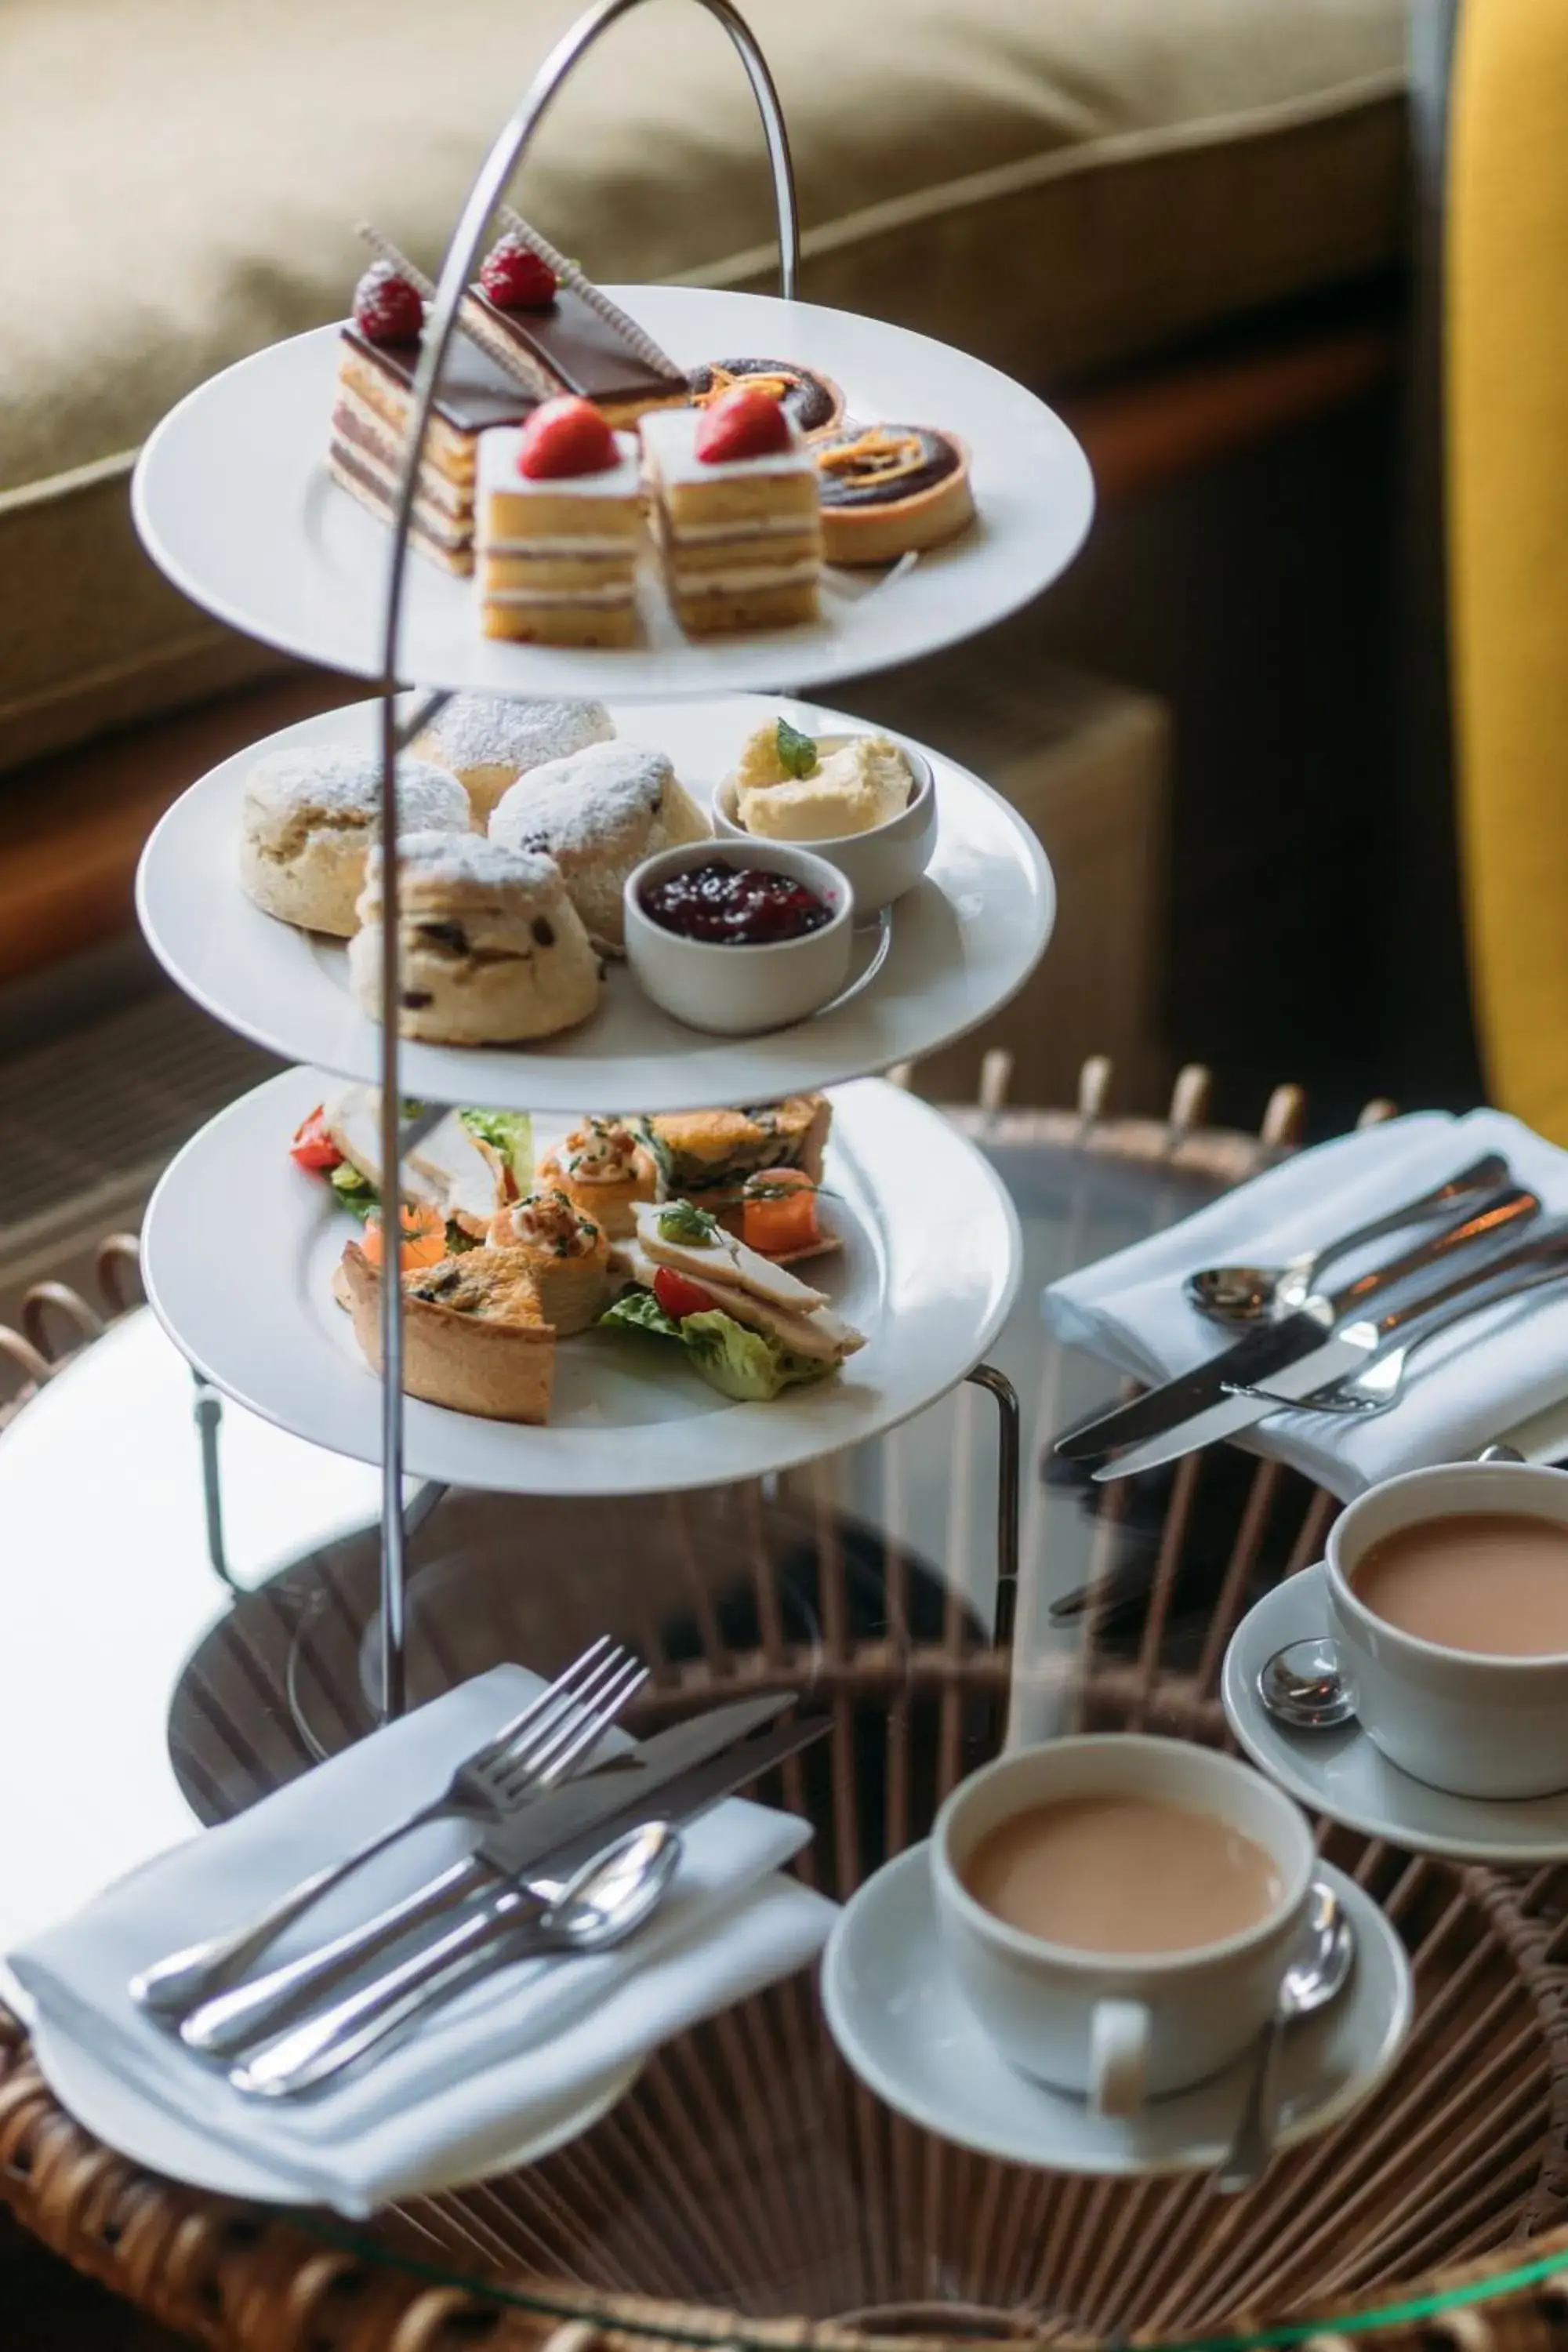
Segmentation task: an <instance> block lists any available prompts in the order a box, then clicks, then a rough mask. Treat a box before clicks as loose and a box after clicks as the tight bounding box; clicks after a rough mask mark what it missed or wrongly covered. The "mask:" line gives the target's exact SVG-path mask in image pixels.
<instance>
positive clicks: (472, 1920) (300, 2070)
mask: <svg viewBox="0 0 1568 2352" xmlns="http://www.w3.org/2000/svg"><path fill="white" fill-rule="evenodd" d="M831 1727H832V1717H830V1716H826V1715H825V1716H817V1717H814V1718H812V1719H810V1720H808V1721H806V1722H804V1723H790V1724H785V1725H784V1727H783V1729H782V1730H778V1731H766V1732H763V1734H762V1735H761V1736H760V1738H755V1739H750V1740H747V1741H745V1742H744V1743H743V1745H742V1746H741V1747H738V1748H731V1749H729V1750H728V1752H727V1753H726V1754H724V1755H722V1756H719V1757H715V1758H714V1759H712V1760H711V1761H710V1762H709V1763H706V1764H700V1765H698V1766H697V1767H696V1768H695V1769H694V1770H692V1771H690V1772H687V1773H683V1774H682V1775H681V1777H680V1778H679V1780H673V1781H671V1782H670V1783H669V1785H668V1787H667V1788H666V1790H664V1792H663V1794H662V1796H661V1797H660V1798H659V1799H658V1802H657V1804H656V1805H655V1806H654V1808H653V1809H652V1812H651V1814H650V1813H649V1811H648V1809H647V1807H639V1806H637V1805H629V1806H627V1808H626V1811H625V1812H624V1813H623V1814H622V1815H621V1816H620V1817H619V1819H618V1820H616V1821H615V1822H602V1823H601V1824H600V1825H599V1827H598V1828H597V1829H596V1830H595V1831H593V1832H590V1833H588V1834H586V1835H584V1834H579V1835H578V1836H577V1837H576V1838H575V1839H574V1840H573V1841H571V1842H569V1843H566V1844H564V1845H562V1846H559V1847H555V1848H552V1851H551V1852H550V1853H548V1854H546V1855H544V1856H542V1858H541V1859H542V1864H544V1866H546V1867H548V1869H549V1870H550V1872H551V1874H552V1877H553V1878H555V1879H557V1880H560V1879H564V1878H569V1877H570V1876H571V1874H572V1873H573V1872H574V1870H577V1869H580V1868H581V1867H582V1865H583V1864H584V1863H585V1862H588V1861H591V1860H592V1858H593V1856H594V1854H595V1853H597V1852H599V1851H600V1850H601V1849H602V1848H603V1847H605V1846H606V1845H608V1844H609V1843H612V1842H613V1841H614V1839H616V1837H618V1836H620V1835H622V1834H624V1832H626V1831H627V1830H631V1829H636V1828H640V1827H641V1826H642V1825H643V1823H644V1822H646V1821H647V1820H649V1819H654V1820H658V1821H663V1822H668V1823H669V1824H670V1826H671V1827H673V1828H677V1829H682V1830H684V1829H688V1828H689V1827H690V1825H691V1823H692V1822H694V1821H697V1820H698V1819H700V1816H701V1815H702V1814H703V1813H706V1812H708V1811H710V1810H711V1808H712V1807H713V1806H714V1805H716V1804H719V1803H720V1802H721V1801H722V1800H723V1799H724V1798H725V1797H728V1796H730V1795H731V1793H732V1792H733V1791H734V1790H736V1789H741V1788H744V1786H745V1785H746V1783H747V1781H748V1780H756V1779H757V1778H758V1777H759V1776H760V1775H761V1774H762V1773H763V1772H765V1771H767V1770H769V1769H771V1768H772V1767H773V1765H775V1764H779V1763H782V1762H783V1760H784V1758H785V1757H786V1756H795V1755H797V1754H798V1753H799V1752H800V1750H801V1749H802V1748H808V1747H810V1746H811V1744H812V1742H813V1741H814V1740H817V1739H820V1738H822V1737H823V1735H824V1734H825V1733H826V1731H828V1730H829V1729H831ZM544 1907H545V1906H543V1905H542V1904H541V1902H540V1900H539V1897H538V1895H537V1894H536V1893H535V1892H534V1891H533V1890H532V1889H531V1888H530V1887H527V1886H519V1885H516V1884H515V1882H514V1883H512V1884H510V1885H505V1886H502V1887H501V1888H500V1891H499V1892H498V1893H497V1894H495V1895H492V1896H491V1897H490V1899H489V1902H487V1903H485V1904H482V1905H478V1906H469V1907H468V1909H467V1910H466V1911H465V1913H464V1916H462V1917H461V1918H460V1919H458V1921H456V1922H455V1923H454V1925H453V1926H452V1927H449V1928H448V1929H447V1932H446V1934H445V1935H444V1936H441V1937H437V1940H436V1941H435V1942H434V1943H432V1944H429V1945H426V1946H425V1947H424V1948H421V1949H420V1950H418V1951H416V1952H415V1953H413V1954H412V1955H411V1956H410V1957H409V1958H406V1959H405V1960H403V1961H400V1962H399V1963H398V1964H397V1965H396V1966H395V1968H392V1969H388V1970H387V1971H386V1973H385V1974H384V1975H383V1976H381V1977H378V1978H377V1979H375V1980H374V1982H373V1983H371V1984H368V1985H362V1986H360V1987H359V1988H358V1989H357V1990H355V1991H353V1992H351V1993H349V1994H347V1995H346V1996H345V1998H344V1999H343V2000H340V2001H337V2002H335V2003H333V2005H332V2006H331V2008H330V2009H328V2010H325V2011H321V2012H319V2013H318V2014H317V2015H315V2016H313V2017H310V2018H307V2019H306V2021H304V2023H303V2024H301V2025H298V2026H296V2027H295V2028H294V2029H293V2031H292V2032H286V2033H284V2034H283V2035H281V2037H280V2038H279V2040H277V2041H275V2042H269V2043H268V2045H267V2047H266V2048H265V2049H263V2050H260V2051H258V2053H256V2054H255V2055H254V2056H253V2057H251V2058H250V2059H249V2060H248V2061H247V2063H245V2064H243V2065H239V2066H237V2067H235V2068H234V2069H233V2070H232V2071H231V2073H230V2074H229V2081H230V2082H231V2083H232V2084H234V2086H235V2088H236V2089H237V2090H239V2091H246V2092H248V2093H250V2094H252V2095H256V2096H258V2097H261V2098H273V2099H276V2098H289V2097H293V2096H295V2095H297V2094H298V2093H300V2092H301V2091H307V2090H310V2089H313V2088H314V2087H315V2085H316V2084H319V2083H323V2082H325V2081H326V2080H327V2079H328V2078H329V2076H331V2075H332V2074H337V2073H339V2072H340V2070H341V2069H342V2068H343V2067H345V2066H348V2065H351V2064H352V2063H353V2062H354V2061H355V2060H356V2059H359V2058H363V2056H364V2055H365V2054H366V2053H367V2052H368V2051H370V2050H372V2049H374V2048H376V2047H377V2046H379V2045H380V2044H381V2043H383V2042H386V2041H388V2040H389V2039H391V2037H392V2036H393V2035H395V2034H396V2033H399V2032H402V2031H404V2030H405V2029H406V2028H407V2027H408V2026H410V2025H412V2024H414V2023H415V2022H416V2021H417V2019H418V2018H420V2017H422V2016H423V2015H424V2013H425V2011H426V2010H427V2009H429V2008H431V2007H433V2006H434V2005H435V2003H436V2002H437V2000H447V1999H449V1998H450V1997H451V1995H452V1994H454V1993H456V1992H458V1991H460V1990H462V1988H463V1986H464V1985H466V1984H471V1983H472V1982H474V1981H475V1979H478V1978H479V1977H481V1976H484V1975H487V1974H488V1973H489V1970H490V1969H494V1968H498V1967H500V1965H502V1963H503V1962H504V1961H506V1960H507V1959H508V1958H524V1957H526V1947H525V1945H523V1939H524V1938H525V1937H526V1932H527V1929H528V1927H530V1926H531V1925H532V1924H533V1923H534V1922H536V1921H537V1920H538V1918H539V1916H540V1914H541V1912H542V1909H543V1908H544ZM520 1945H523V1948H521V1949H520V1948H518V1947H519V1946H520Z"/></svg>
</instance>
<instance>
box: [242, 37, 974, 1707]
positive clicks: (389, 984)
mask: <svg viewBox="0 0 1568 2352" xmlns="http://www.w3.org/2000/svg"><path fill="white" fill-rule="evenodd" d="M641 5H642V0H598V5H597V6H595V7H594V8H591V9H590V10H589V11H588V12H587V14H586V15H584V16H582V17H580V18H579V19H578V21H577V23H576V24H575V25H574V26H573V27H572V29H571V30H570V31H569V32H568V33H566V34H565V35H564V36H563V37H562V39H561V40H560V41H558V42H557V44H556V46H555V47H554V48H553V49H552V51H551V53H550V55H549V56H548V57H547V58H545V60H544V63H543V64H542V66H541V68H540V69H539V71H538V73H537V74H536V75H535V77H534V79H533V81H532V83H531V87H530V88H529V89H528V91H527V92H526V94H525V95H524V97H523V99H522V100H521V103H520V104H519V106H518V107H517V108H516V110H515V111H514V112H513V113H512V115H511V117H510V121H508V122H507V123H506V124H505V125H504V127H503V128H502V130H501V131H500V134H499V135H498V137H497V138H496V141H495V142H494V144H493V145H492V147H491V148H490V151H489V154H488V155H487V156H486V158H485V161H484V163H483V164H482V166H481V167H480V170H479V175H478V177H477V178H476V179H475V181H474V184H473V186H472V189H471V190H470V192H469V195H468V203H467V205H465V207H464V209H463V214H462V216H461V218H460V219H459V221H458V226H457V228H456V230H455V232H454V234H453V236H452V241H451V243H450V245H449V246H448V247H447V256H446V259H445V260H444V262H443V263H442V266H441V275H440V278H439V279H438V281H437V288H436V293H435V298H434V299H433V301H432V303H431V305H430V308H429V312H428V315H427V318H426V328H425V333H424V337H423V341H422V347H421V351H420V356H419V366H418V369H417V371H416V375H415V379H414V387H413V414H412V416H411V419H410V422H409V426H408V429H407V433H406V436H405V442H404V447H403V452H402V461H401V471H400V475H399V479H398V485H397V496H396V502H395V510H394V515H393V523H392V550H391V558H390V561H389V563H388V566H387V578H386V603H385V614H384V626H383V634H382V659H381V762H382V773H381V838H382V842H383V845H384V856H383V859H382V877H383V878H382V973H381V1073H380V1076H381V1139H380V1148H381V1162H382V1166H383V1168H384V1169H385V1170H398V1169H401V1167H402V1164H403V1158H404V1154H405V1150H408V1149H409V1148H410V1146H411V1144H412V1143H413V1142H414V1141H415V1140H416V1139H417V1134H418V1131H419V1124H418V1123H416V1125H415V1126H414V1127H405V1125H404V1122H403V1119H402V1116H401V1099H402V1097H401V1088H400V1086H399V1044H400V1040H399V1034H398V1013H399V1009H400V1007H399V993H400V992H399V986H398V982H399V971H398V965H399V957H398V905H397V900H398V870H397V858H396V856H395V845H396V842H397V839H398V825H397V755H398V752H399V751H400V750H401V749H402V747H403V745H404V743H405V742H406V741H407V740H410V738H411V736H412V734H413V733H414V732H416V730H417V729H418V728H419V727H420V726H423V725H424V724H426V721H427V720H428V719H429V718H430V717H431V716H432V715H433V714H434V712H435V711H436V710H437V709H438V708H439V707H440V705H441V703H443V702H445V701H446V700H447V696H446V695H445V694H444V693H437V695H435V696H434V697H431V698H426V699H425V700H423V702H422V705H421V708H420V709H419V711H418V713H417V716H416V718H415V719H412V720H410V721H409V722H407V723H405V724H404V725H402V726H400V725H399V722H398V716H397V701H396V698H397V694H398V691H399V686H400V680H399V677H398V662H397V656H398V640H399V635H400V632H401V625H402V619H403V598H404V583H405V575H406V572H407V562H408V541H409V532H410V529H411V526H412V522H413V517H414V498H415V490H416V484H417V481H418V474H419V462H420V457H421V454H422V452H423V450H424V446H425V440H426V434H427V432H428V430H429V424H430V415H431V410H432V407H433V404H434V400H435V392H436V384H437V378H438V376H439V374H440V372H441V368H442V365H443V363H444V362H445V360H446V355H447V347H448V345H449V343H450V341H451V338H452V333H453V330H454V328H455V326H456V323H457V319H458V310H459V306H460V304H461V302H462V299H463V296H464V293H465V290H466V289H467V287H468V282H469V280H470V278H471V277H472V273H473V269H474V265H475V263H476V262H477V261H478V259H479V248H480V246H481V244H482V242H483V239H484V236H485V233H486V231H487V229H488V228H489V223H490V219H491V215H493V213H494V212H495V209H496V206H497V205H498V204H499V203H500V200H501V197H502V195H503V194H505V191H506V189H507V186H508V184H510V180H511V178H512V176H513V174H514V173H515V172H516V171H517V169H518V167H519V166H520V165H521V163H522V161H523V159H524V157H525V156H526V154H527V152H528V149H529V144H530V142H531V140H532V138H533V135H534V133H535V131H537V130H538V128H539V125H540V123H541V122H542V120H543V118H544V116H545V114H546V113H547V112H548V110H549V109H550V107H551V105H552V102H553V100H554V99H555V97H556V96H557V94H558V92H559V91H560V89H562V87H563V84H564V82H565V81H566V80H567V79H568V78H569V76H570V75H571V74H572V73H573V72H574V69H575V68H576V67H577V66H578V64H579V63H580V62H581V60H582V59H583V58H584V57H585V56H586V54H587V52H588V51H589V49H591V48H592V47H593V46H594V44H595V42H596V41H597V40H598V39H599V38H600V37H601V36H602V35H603V34H605V33H606V32H608V31H609V29H610V27H611V26H613V25H615V24H617V23H618V22H619V20H620V19H621V18H622V17H623V16H629V15H630V14H631V12H632V10H633V9H634V8H637V7H639V6H641ZM698 5H700V6H701V7H703V8H705V9H706V10H707V12H708V14H709V15H710V16H712V17H715V18H716V19H717V21H718V22H719V23H720V24H721V26H723V28H724V30H725V32H726V33H727V34H728V35H729V37H730V39H731V42H732V43H733V45H734V47H735V49H736V51H737V53H738V54H739V56H740V58H741V62H742V65H743V66H744V68H745V69H746V76H747V79H748V80H749V81H750V83H751V85H752V95H753V96H754V98H755V99H756V101H757V108H758V111H759V113H760V114H761V117H762V123H763V134H764V136H765V138H766V141H767V149H768V161H769V163H770V165H771V167H772V172H773V201H774V206H775V209H776V212H777V215H778V235H779V290H780V293H781V294H782V296H783V297H784V300H786V301H790V300H793V299H795V287H796V280H797V278H798V277H799V271H800V215H799V210H798V207H797V205H796V202H795V171H794V166H793V164H792V163H791V160H790V152H789V138H788V134H787V132H786V131H785V128H784V110H783V109H782V107H781V106H780V104H779V97H778V92H777V90H776V89H775V88H774V86H773V76H772V74H771V73H770V71H769V69H768V66H767V61H766V59H765V58H763V53H762V50H761V48H760V47H758V45H757V41H756V37H755V36H754V35H753V34H752V29H751V27H750V26H749V25H748V24H747V23H746V21H745V19H744V18H743V17H742V16H741V15H740V14H739V12H738V11H737V10H736V8H735V7H734V6H733V5H731V0H698ZM386 853H390V854H386ZM392 1264H393V1266H395V1260H394V1261H392ZM381 1355H382V1373H381V1378H382V1486H381V1498H382V1499H381V1528H382V1545H381V1623H382V1654H381V1715H382V1719H383V1720H384V1721H386V1720H389V1719H390V1718H392V1717H395V1716H398V1715H401V1714H402V1713H403V1711H404V1706H405V1693H406V1671H405V1669H406V1646H407V1632H408V1627H407V1607H406V1574H405V1538H406V1535H407V1533H408V1527H407V1521H406V1519H405V1506H404V1498H403V1478H404V1469H403V1465H404V1398H403V1293H402V1286H401V1285H400V1284H399V1283H398V1282H397V1281H395V1280H391V1281H389V1280H386V1279H383V1281H382V1285H381ZM970 1378H971V1379H973V1380H977V1381H981V1382H982V1384H983V1385H984V1386H985V1387H986V1388H988V1389H989V1390H990V1391H991V1392H992V1394H993V1395H994V1397H995V1398H996V1400H997V1403H998V1406H999V1408H1000V1412H1001V1439H1002V1444H1001V1496H1000V1506H999V1507H1000V1524H999V1528H998V1537H999V1543H998V1553H999V1556H998V1561H997V1572H998V1588H997V1617H998V1625H999V1627H1000V1626H1001V1624H1002V1623H1003V1622H1004V1621H1005V1623H1006V1625H1007V1627H1008V1629H1009V1630H1010V1628H1011V1623H1012V1601H1013V1594H1014V1591H1015V1590H1016V1580H1017V1542H1018V1404H1017V1399H1016V1395H1015V1394H1014V1392H1013V1390H1012V1387H1011V1384H1010V1383H1009V1382H1008V1381H1006V1380H1005V1376H1004V1375H1003V1374H1001V1373H1000V1372H996V1371H994V1370H993V1369H992V1368H991V1367H990V1366H988V1365H982V1366H980V1367H978V1368H977V1370H975V1371H974V1372H973V1373H971V1374H970ZM207 1394H210V1392H204V1393H203V1395H202V1396H201V1397H200V1398H199V1399H198V1408H197V1419H198V1425H199V1428H200V1431H201V1438H202V1460H203V1475H204V1494H205V1502H206V1512H207V1532H208V1548H209V1551H210V1553H211V1556H212V1559H213V1565H214V1567H215V1569H216V1570H217V1571H218V1573H219V1574H220V1575H222V1576H223V1577H224V1579H225V1580H226V1581H228V1580H229V1577H228V1570H227V1564H226V1559H225V1557H224V1546H223V1528H222V1513H221V1506H220V1502H219V1498H218V1487H217V1420H216V1414H215V1413H214V1412H212V1410H211V1407H210V1405H209V1404H208V1403H207V1402H206V1396H207ZM438 1498H439V1496H438V1493H437V1496H435V1497H434V1498H432V1501H433V1500H438ZM420 1501H421V1502H422V1503H425V1506H426V1508H428V1507H431V1503H426V1498H425V1497H424V1496H421V1497H420ZM421 1516H423V1513H421Z"/></svg>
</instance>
